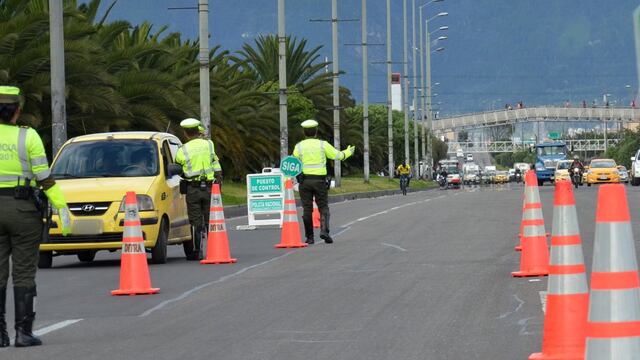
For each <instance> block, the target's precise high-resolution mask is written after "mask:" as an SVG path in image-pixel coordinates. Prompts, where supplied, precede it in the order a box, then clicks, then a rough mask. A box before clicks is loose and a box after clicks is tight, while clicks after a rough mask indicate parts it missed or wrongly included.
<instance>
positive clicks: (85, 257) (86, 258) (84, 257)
mask: <svg viewBox="0 0 640 360" xmlns="http://www.w3.org/2000/svg"><path fill="white" fill-rule="evenodd" d="M95 258H96V252H95V251H92V250H87V251H80V252H79V253H78V260H80V261H82V262H92V261H93V259H95Z"/></svg>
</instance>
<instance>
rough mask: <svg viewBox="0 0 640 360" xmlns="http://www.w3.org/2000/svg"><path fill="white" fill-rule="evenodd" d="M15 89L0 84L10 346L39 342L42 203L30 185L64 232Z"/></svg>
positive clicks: (1, 290) (58, 196)
mask: <svg viewBox="0 0 640 360" xmlns="http://www.w3.org/2000/svg"><path fill="white" fill-rule="evenodd" d="M21 100H22V96H21V94H20V89H18V88H16V87H12V86H0V203H2V209H3V213H2V216H0V347H6V346H9V336H8V334H7V325H6V321H5V303H6V294H7V281H8V278H9V257H11V263H12V266H13V271H12V276H13V297H14V302H15V329H16V340H15V346H17V347H24V346H35V345H41V344H42V341H41V340H40V339H39V338H38V337H36V336H35V335H33V332H32V328H33V321H34V319H35V315H36V313H35V312H34V301H35V297H36V282H35V277H36V269H37V265H38V254H39V245H40V238H41V235H42V231H43V230H44V229H43V226H44V223H43V221H42V213H41V211H42V209H38V208H37V207H38V205H37V204H39V205H40V207H44V206H45V205H43V203H42V202H36V195H35V189H34V187H33V186H35V185H36V184H37V185H38V186H39V187H40V188H41V189H42V190H43V191H44V193H45V194H46V196H47V198H49V201H50V202H51V204H52V205H53V206H54V207H55V208H56V209H58V213H59V214H60V219H61V224H60V226H61V227H62V234H63V235H67V234H69V231H70V228H71V221H70V216H69V209H68V208H67V203H66V201H65V199H64V195H63V194H62V191H61V190H60V187H59V186H58V185H56V182H55V181H54V179H53V178H52V177H51V172H50V170H49V164H48V162H47V155H46V153H45V150H44V146H43V145H42V140H41V139H40V136H38V133H37V132H36V131H35V130H34V129H31V128H28V127H22V126H16V121H17V120H18V117H19V116H20V111H21Z"/></svg>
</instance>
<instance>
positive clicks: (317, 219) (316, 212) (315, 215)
mask: <svg viewBox="0 0 640 360" xmlns="http://www.w3.org/2000/svg"><path fill="white" fill-rule="evenodd" d="M311 217H312V219H313V227H314V228H316V229H317V228H319V227H320V211H319V210H318V204H317V203H316V199H313V213H312V216H311Z"/></svg>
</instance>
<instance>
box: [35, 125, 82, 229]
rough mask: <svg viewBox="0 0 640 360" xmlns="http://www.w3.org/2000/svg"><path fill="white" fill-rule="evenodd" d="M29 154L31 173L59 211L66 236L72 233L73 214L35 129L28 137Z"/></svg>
mask: <svg viewBox="0 0 640 360" xmlns="http://www.w3.org/2000/svg"><path fill="white" fill-rule="evenodd" d="M27 152H28V153H29V156H30V159H31V172H32V173H33V175H34V176H35V178H36V182H37V183H38V185H39V186H42V189H43V190H44V193H45V194H46V195H47V198H48V199H49V201H50V202H51V204H53V206H54V207H55V208H56V209H58V214H59V216H60V222H61V223H62V224H61V225H62V235H63V236H66V235H68V234H69V233H70V232H71V214H70V213H69V208H68V206H67V202H66V200H65V198H64V194H63V193H62V190H61V189H60V186H59V185H58V184H56V181H55V180H54V179H53V177H52V175H51V170H50V169H49V162H48V161H47V155H46V153H45V150H44V145H43V144H42V140H41V139H40V136H38V133H37V132H36V131H35V130H33V129H29V132H28V135H27Z"/></svg>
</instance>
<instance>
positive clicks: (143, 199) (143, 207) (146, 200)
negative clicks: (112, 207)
mask: <svg viewBox="0 0 640 360" xmlns="http://www.w3.org/2000/svg"><path fill="white" fill-rule="evenodd" d="M125 199H126V196H125V197H123V198H122V202H121V203H120V209H118V212H124V201H125ZM136 202H137V203H138V211H152V210H154V207H153V199H151V196H149V195H136Z"/></svg>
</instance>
